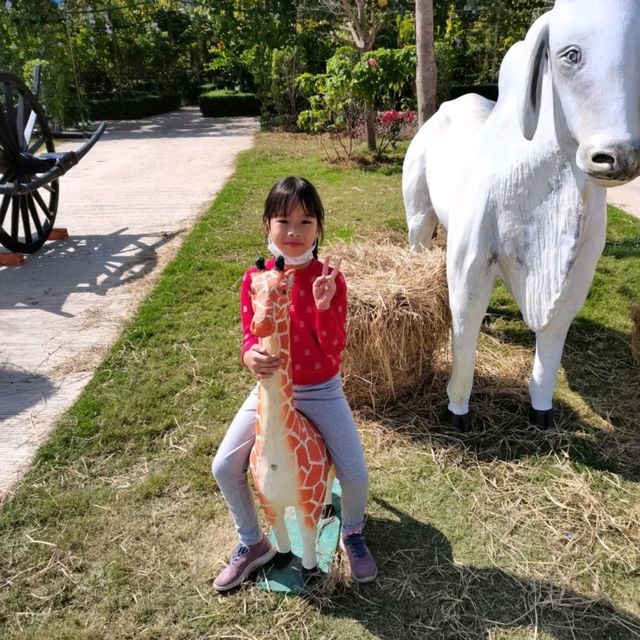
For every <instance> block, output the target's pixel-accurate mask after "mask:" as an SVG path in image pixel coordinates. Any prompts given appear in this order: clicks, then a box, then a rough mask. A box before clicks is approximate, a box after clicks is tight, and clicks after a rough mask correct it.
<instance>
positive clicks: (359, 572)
mask: <svg viewBox="0 0 640 640" xmlns="http://www.w3.org/2000/svg"><path fill="white" fill-rule="evenodd" d="M340 546H341V547H342V549H343V550H344V551H345V553H346V554H347V557H348V558H349V566H350V567H351V575H352V576H353V579H354V580H355V581H356V582H373V581H374V580H375V579H376V576H377V575H378V566H377V565H376V561H375V559H374V557H373V556H372V555H371V551H369V549H368V548H367V539H366V538H365V537H364V533H362V527H358V528H357V529H354V530H353V531H352V532H351V533H349V534H348V535H346V536H341V538H340Z"/></svg>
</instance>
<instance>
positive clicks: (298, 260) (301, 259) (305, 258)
mask: <svg viewBox="0 0 640 640" xmlns="http://www.w3.org/2000/svg"><path fill="white" fill-rule="evenodd" d="M315 246H316V245H315V243H314V244H313V245H312V246H311V247H310V248H309V249H307V250H306V251H305V252H304V253H303V254H302V255H301V256H296V257H292V256H288V255H287V254H286V253H283V252H282V251H280V249H278V247H276V245H275V244H274V243H273V241H272V240H271V236H269V242H268V244H267V247H268V249H269V251H270V252H271V253H272V254H273V255H274V256H275V257H276V258H277V257H278V256H282V257H283V258H284V261H285V263H286V264H288V265H291V266H292V267H296V266H298V265H300V264H304V263H305V262H309V260H312V259H313V249H314V247H315Z"/></svg>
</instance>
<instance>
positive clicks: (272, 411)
mask: <svg viewBox="0 0 640 640" xmlns="http://www.w3.org/2000/svg"><path fill="white" fill-rule="evenodd" d="M260 347H261V348H262V349H264V350H266V351H267V352H268V353H270V354H271V355H279V356H280V367H279V368H278V370H277V371H276V372H275V373H274V374H273V375H272V376H271V377H269V378H265V379H263V380H261V381H260V384H259V386H258V395H259V407H260V411H261V413H262V415H261V419H262V428H263V430H264V433H263V435H264V438H265V443H266V444H267V449H269V446H268V444H269V443H270V442H274V443H275V446H277V447H281V446H282V437H283V436H284V435H286V432H287V431H288V430H289V427H290V425H291V421H290V417H291V415H292V413H293V412H294V405H293V386H292V364H291V346H290V344H289V310H288V309H286V310H285V312H284V313H283V314H282V317H280V318H276V330H275V331H274V332H273V334H272V335H270V336H268V337H266V338H261V339H260ZM283 417H284V419H283Z"/></svg>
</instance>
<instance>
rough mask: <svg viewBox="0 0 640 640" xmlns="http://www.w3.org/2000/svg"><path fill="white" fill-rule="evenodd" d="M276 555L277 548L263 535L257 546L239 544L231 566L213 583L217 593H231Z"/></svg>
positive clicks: (230, 562) (230, 563) (232, 557)
mask: <svg viewBox="0 0 640 640" xmlns="http://www.w3.org/2000/svg"><path fill="white" fill-rule="evenodd" d="M275 555H276V549H275V547H274V546H273V545H272V544H271V543H270V542H269V539H268V538H267V537H266V536H265V535H263V536H262V540H260V542H258V543H257V544H251V545H249V546H246V545H244V544H239V545H238V546H237V547H236V550H235V551H234V552H233V555H232V556H231V560H229V564H228V565H227V566H226V567H225V568H224V569H223V570H222V571H221V572H220V573H219V574H218V576H217V578H216V579H215V580H214V581H213V588H214V589H216V591H229V589H233V588H234V587H237V586H238V585H239V584H242V583H243V582H244V581H245V580H246V579H247V578H248V577H249V575H250V574H251V573H252V572H253V571H255V570H256V569H259V568H260V567H262V566H263V565H265V564H267V562H269V560H271V559H272V558H273V556H275Z"/></svg>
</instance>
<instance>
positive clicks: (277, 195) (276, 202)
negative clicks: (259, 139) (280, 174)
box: [262, 176, 324, 258]
mask: <svg viewBox="0 0 640 640" xmlns="http://www.w3.org/2000/svg"><path fill="white" fill-rule="evenodd" d="M297 204H301V205H302V208H303V209H304V212H305V213H306V214H307V215H308V216H309V217H311V218H315V219H316V222H317V223H318V241H316V245H315V247H314V248H313V257H314V258H317V257H318V243H319V241H320V240H322V239H323V238H324V207H323V206H322V202H321V200H320V196H319V195H318V192H317V191H316V188H315V187H314V186H313V185H312V184H311V183H310V182H309V181H308V180H305V179H304V178H296V177H293V176H289V177H288V178H282V180H279V181H278V182H276V183H275V184H274V185H273V187H271V191H269V195H268V196H267V199H266V201H265V203H264V213H263V214H262V222H263V223H264V225H265V227H268V226H269V222H270V221H271V219H272V218H275V217H285V218H286V217H288V215H289V214H290V213H291V211H292V210H293V209H294V208H295V206H296V205H297Z"/></svg>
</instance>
